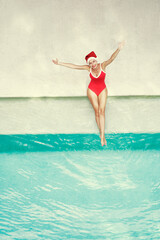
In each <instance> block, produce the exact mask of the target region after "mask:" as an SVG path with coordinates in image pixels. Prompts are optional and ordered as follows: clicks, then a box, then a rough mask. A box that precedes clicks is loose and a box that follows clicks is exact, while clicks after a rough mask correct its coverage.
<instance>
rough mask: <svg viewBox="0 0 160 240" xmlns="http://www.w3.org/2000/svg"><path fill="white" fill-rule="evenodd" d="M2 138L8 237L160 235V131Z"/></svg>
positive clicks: (0, 220)
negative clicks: (103, 137) (102, 136)
mask: <svg viewBox="0 0 160 240" xmlns="http://www.w3.org/2000/svg"><path fill="white" fill-rule="evenodd" d="M106 139H107V142H108V145H107V146H105V147H101V145H100V139H99V136H98V135H96V134H55V135H54V134H46V135H29V134H28V135H0V152H1V154H0V171H1V174H0V182H1V184H0V239H1V240H11V239H34V240H39V239H40V240H41V239H51V240H52V239H53V240H63V239H69V240H76V239H90V240H93V239H96V240H101V239H106V240H110V239H120V240H125V239H129V240H130V239H131V240H132V239H133V240H134V239H138V240H139V239H146V240H149V239H160V133H155V134H146V133H144V134H143V133H141V134H133V133H128V134H108V135H106Z"/></svg>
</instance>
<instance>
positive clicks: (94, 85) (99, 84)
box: [88, 64, 106, 96]
mask: <svg viewBox="0 0 160 240" xmlns="http://www.w3.org/2000/svg"><path fill="white" fill-rule="evenodd" d="M100 69H101V70H100V73H99V75H98V76H97V77H96V76H94V75H93V74H92V72H91V68H90V73H89V76H90V78H91V81H90V83H89V85H88V88H89V89H91V90H92V91H93V92H94V93H95V94H96V95H97V96H98V95H99V94H100V93H101V92H102V91H103V90H104V89H105V88H106V84H105V77H106V73H105V72H104V71H103V70H102V67H101V64H100Z"/></svg>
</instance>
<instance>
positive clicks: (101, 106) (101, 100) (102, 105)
mask: <svg viewBox="0 0 160 240" xmlns="http://www.w3.org/2000/svg"><path fill="white" fill-rule="evenodd" d="M107 96H108V90H107V88H105V89H104V90H103V91H102V92H101V93H100V94H99V95H98V102H99V124H100V136H101V143H102V146H103V145H104V144H106V139H105V109H106V102H107Z"/></svg>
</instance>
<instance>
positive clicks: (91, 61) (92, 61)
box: [89, 59, 97, 69]
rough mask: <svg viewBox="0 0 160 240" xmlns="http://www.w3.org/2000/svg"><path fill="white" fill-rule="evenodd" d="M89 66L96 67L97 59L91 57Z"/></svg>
mask: <svg viewBox="0 0 160 240" xmlns="http://www.w3.org/2000/svg"><path fill="white" fill-rule="evenodd" d="M89 66H90V67H91V68H93V69H94V68H96V67H97V60H96V59H91V60H90V61H89Z"/></svg>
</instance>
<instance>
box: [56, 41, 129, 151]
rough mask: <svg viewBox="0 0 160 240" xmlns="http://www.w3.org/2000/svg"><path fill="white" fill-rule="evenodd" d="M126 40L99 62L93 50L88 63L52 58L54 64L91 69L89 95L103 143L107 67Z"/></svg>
mask: <svg viewBox="0 0 160 240" xmlns="http://www.w3.org/2000/svg"><path fill="white" fill-rule="evenodd" d="M124 43H125V42H124V41H123V42H121V43H119V46H118V48H117V50H116V51H115V52H114V53H113V54H112V55H111V57H110V58H109V59H108V60H106V61H104V62H102V63H98V61H97V56H96V54H95V53H94V52H93V51H92V52H90V53H89V54H88V55H86V56H85V60H86V63H87V65H75V64H72V63H63V62H59V61H58V59H57V58H56V60H52V62H53V63H54V64H57V65H61V66H65V67H69V68H73V69H78V70H87V71H89V72H90V73H89V76H90V78H91V81H90V83H89V85H88V88H87V96H88V98H89V100H90V102H91V104H92V106H93V109H94V111H95V120H96V123H97V126H98V128H99V131H100V138H101V145H102V146H103V145H106V144H107V143H106V139H105V108H106V102H107V96H108V90H107V87H106V84H105V76H106V73H105V68H106V66H107V65H108V64H110V63H111V62H112V61H113V60H114V59H115V58H116V56H117V54H118V53H119V51H120V50H121V49H122V47H123V46H124Z"/></svg>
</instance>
